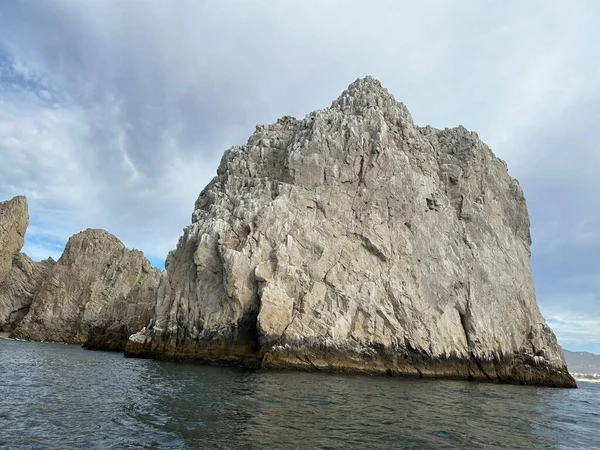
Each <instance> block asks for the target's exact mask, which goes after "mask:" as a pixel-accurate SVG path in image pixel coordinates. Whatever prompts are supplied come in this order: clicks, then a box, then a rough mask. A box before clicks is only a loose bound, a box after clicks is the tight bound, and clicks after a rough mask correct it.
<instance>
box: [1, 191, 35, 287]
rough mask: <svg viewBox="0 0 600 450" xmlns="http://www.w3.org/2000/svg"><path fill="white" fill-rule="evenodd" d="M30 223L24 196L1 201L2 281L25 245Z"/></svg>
mask: <svg viewBox="0 0 600 450" xmlns="http://www.w3.org/2000/svg"><path fill="white" fill-rule="evenodd" d="M28 225H29V213H28V211H27V199H26V198H25V197H24V196H18V197H15V198H13V199H12V200H8V201H5V202H0V283H2V282H3V281H4V279H5V278H6V277H7V276H8V274H9V272H10V269H11V268H12V262H13V259H15V257H16V256H17V255H18V253H19V251H20V250H21V248H22V247H23V242H24V240H25V232H26V231H27V226H28Z"/></svg>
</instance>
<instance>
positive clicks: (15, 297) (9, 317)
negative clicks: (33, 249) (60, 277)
mask: <svg viewBox="0 0 600 450" xmlns="http://www.w3.org/2000/svg"><path fill="white" fill-rule="evenodd" d="M53 266H54V260H53V259H52V258H48V259H46V260H44V261H41V262H35V261H32V260H31V258H29V256H27V255H26V254H24V253H19V254H17V256H16V257H15V258H14V259H13V264H12V268H11V270H10V272H9V273H8V276H7V277H6V278H5V280H4V282H3V283H1V284H0V331H12V330H14V329H15V328H16V326H17V325H18V324H19V323H20V322H21V320H23V318H24V317H25V316H26V315H27V313H28V312H29V308H30V306H31V303H32V302H33V298H34V296H35V293H36V291H37V290H38V288H39V287H40V286H41V284H42V283H43V282H44V280H45V279H46V278H47V277H48V275H49V274H50V271H51V270H52V267H53Z"/></svg>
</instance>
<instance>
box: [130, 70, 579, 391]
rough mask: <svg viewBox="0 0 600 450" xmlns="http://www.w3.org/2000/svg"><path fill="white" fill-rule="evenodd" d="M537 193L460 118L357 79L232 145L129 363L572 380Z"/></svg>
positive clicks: (134, 340) (554, 382)
mask: <svg viewBox="0 0 600 450" xmlns="http://www.w3.org/2000/svg"><path fill="white" fill-rule="evenodd" d="M530 245H531V238H530V234H529V219H528V213H527V207H526V203H525V199H524V196H523V192H522V190H521V188H520V186H519V183H518V182H517V181H516V180H514V179H512V178H511V177H510V176H509V174H508V171H507V167H506V164H505V163H504V162H503V161H501V160H500V159H498V158H496V157H495V156H494V155H493V153H492V151H491V150H490V149H489V148H488V147H487V146H486V145H485V144H484V143H483V142H482V141H481V140H480V139H479V138H478V136H477V134H475V133H473V132H469V131H467V130H466V129H464V128H462V127H458V128H454V129H445V130H437V129H434V128H431V127H424V128H421V127H418V126H415V125H414V123H413V122H412V119H411V116H410V114H409V112H408V110H407V109H406V107H405V106H404V105H403V104H401V103H399V102H397V101H396V100H394V98H393V97H392V96H391V95H390V94H389V93H388V92H387V91H386V90H385V89H384V88H383V87H382V86H381V85H380V84H379V82H378V81H376V80H374V79H372V78H370V77H367V78H365V79H360V80H357V81H356V82H354V83H353V84H351V85H350V87H349V88H348V89H347V90H346V91H345V92H344V93H343V94H342V95H341V96H340V97H339V98H338V99H337V100H336V101H334V102H333V104H332V105H331V107H330V108H327V109H324V110H320V111H316V112H313V113H311V114H309V115H308V116H307V117H306V118H304V119H303V120H296V119H293V118H290V117H284V118H282V119H280V120H279V121H278V122H277V123H276V124H273V125H267V126H259V127H257V130H256V132H255V133H254V134H253V135H252V136H251V137H250V139H249V141H248V143H247V145H245V146H241V147H233V148H231V149H229V150H228V151H227V152H226V153H225V154H224V156H223V158H222V161H221V164H220V167H219V169H218V171H217V176H216V177H215V178H214V179H213V180H212V181H211V182H210V184H209V185H208V186H207V187H206V188H205V189H204V190H203V191H202V193H201V194H200V197H199V198H198V200H197V202H196V205H195V210H194V213H193V216H192V224H191V225H190V226H188V227H187V229H185V231H184V234H183V236H182V237H181V238H180V240H179V243H178V246H177V249H176V250H175V251H173V252H171V254H170V255H169V257H168V259H167V262H166V271H165V273H164V274H163V276H162V279H161V282H160V286H159V290H158V295H157V304H156V311H155V314H154V317H153V319H152V321H151V322H150V325H149V326H148V328H147V329H144V330H142V331H141V332H139V333H137V334H135V335H133V336H132V337H131V338H130V341H129V343H128V345H127V348H126V354H127V355H130V356H146V357H147V356H150V357H158V358H175V359H191V360H197V361H208V362H217V363H239V362H245V363H248V364H256V365H262V366H263V367H273V368H297V369H308V370H325V371H348V372H359V373H381V374H385V373H387V374H402V375H416V376H421V377H425V376H426V377H444V378H458V379H476V380H483V381H500V382H512V383H523V384H541V385H551V386H574V385H575V383H574V381H573V379H572V377H571V376H570V375H569V374H568V372H567V369H566V366H565V361H564V358H563V354H562V350H561V348H560V346H559V345H558V343H557V341H556V338H555V336H554V334H553V333H552V331H551V330H550V328H549V327H548V326H547V325H546V323H545V321H544V319H543V317H542V316H541V314H540V312H539V309H538V307H537V304H536V301H535V293H534V287H533V281H532V276H531V269H530V264H529V259H530Z"/></svg>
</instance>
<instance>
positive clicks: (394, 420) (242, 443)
mask: <svg viewBox="0 0 600 450" xmlns="http://www.w3.org/2000/svg"><path fill="white" fill-rule="evenodd" d="M579 386H580V388H579V389H572V390H569V389H551V388H535V387H523V386H508V385H494V384H484V383H469V382H456V381H444V380H441V381H432V380H418V379H402V378H384V377H367V376H344V375H331V374H318V373H301V372H266V371H253V372H251V371H244V370H241V369H235V368H222V367H206V366H198V365H188V364H177V363H168V362H158V361H151V360H140V359H127V358H124V357H123V356H122V355H121V354H118V353H107V352H92V351H87V350H83V349H80V348H78V347H76V346H68V345H59V344H49V343H34V342H17V341H11V340H6V339H0V448H2V449H5V448H6V449H13V448H14V449H70V448H85V449H128V448H131V449H135V448H157V449H163V448H164V449H195V448H202V449H347V448H358V449H376V448H381V449H387V448H389V449H454V448H465V449H528V450H533V449H593V448H600V384H598V383H585V382H580V383H579Z"/></svg>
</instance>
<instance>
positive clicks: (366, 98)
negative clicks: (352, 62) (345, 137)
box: [331, 76, 413, 124]
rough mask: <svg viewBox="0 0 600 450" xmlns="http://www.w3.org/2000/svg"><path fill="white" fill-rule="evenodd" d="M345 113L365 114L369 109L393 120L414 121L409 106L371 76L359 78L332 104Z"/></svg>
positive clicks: (332, 106) (334, 107)
mask: <svg viewBox="0 0 600 450" xmlns="http://www.w3.org/2000/svg"><path fill="white" fill-rule="evenodd" d="M331 108H332V109H337V110H340V111H341V112H343V113H344V114H357V115H364V114H367V113H368V112H369V111H371V112H374V111H377V112H380V113H382V114H384V115H385V116H386V119H388V120H391V121H397V120H399V121H401V122H403V121H405V122H408V123H410V124H412V123H413V121H412V117H411V115H410V112H409V111H408V108H407V107H406V106H405V105H404V104H403V103H401V102H399V101H397V100H396V99H395V98H394V96H393V95H392V94H391V93H390V92H389V91H388V90H387V89H386V88H385V87H383V86H382V84H381V83H380V82H379V81H378V80H376V79H375V78H373V77H371V76H366V77H364V78H358V79H357V80H356V81H354V82H353V83H352V84H350V86H348V88H347V89H346V90H345V91H344V92H342V94H341V95H340V96H339V97H338V98H337V99H336V100H334V101H333V103H332V104H331Z"/></svg>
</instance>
